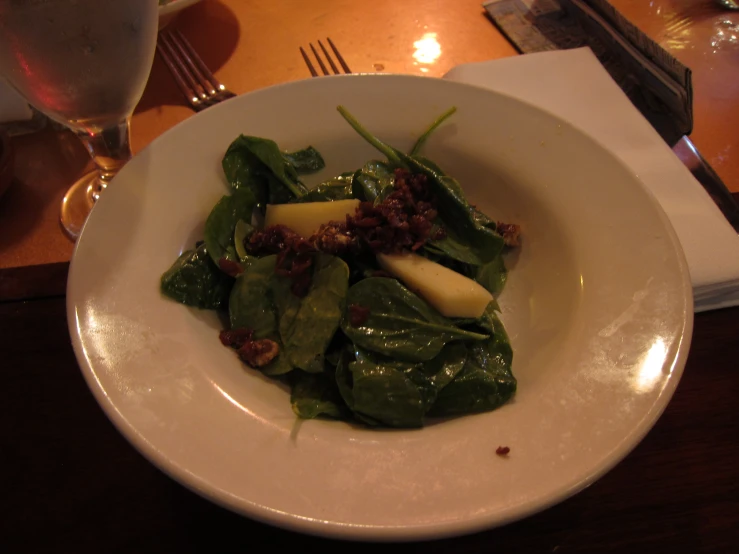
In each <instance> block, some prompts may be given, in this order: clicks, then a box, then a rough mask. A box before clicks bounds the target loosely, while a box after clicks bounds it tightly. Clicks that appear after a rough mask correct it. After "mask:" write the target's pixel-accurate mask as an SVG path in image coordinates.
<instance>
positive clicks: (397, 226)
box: [244, 169, 519, 297]
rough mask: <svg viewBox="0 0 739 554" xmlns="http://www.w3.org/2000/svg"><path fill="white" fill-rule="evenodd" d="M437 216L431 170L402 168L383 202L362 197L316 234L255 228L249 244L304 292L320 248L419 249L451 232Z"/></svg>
mask: <svg viewBox="0 0 739 554" xmlns="http://www.w3.org/2000/svg"><path fill="white" fill-rule="evenodd" d="M437 216H438V211H437V209H436V198H435V197H434V195H433V194H432V193H431V191H430V189H429V187H428V184H427V179H426V176H425V175H424V174H422V173H411V172H409V171H407V170H404V169H396V170H395V181H394V184H393V190H392V191H391V192H390V194H388V195H387V196H386V197H385V198H384V199H383V200H382V201H381V202H378V203H377V204H374V203H373V202H361V203H360V204H359V206H358V207H357V209H356V211H355V212H354V214H353V215H347V216H346V220H345V221H331V222H329V223H327V224H324V225H321V227H320V228H319V229H318V231H316V233H315V234H314V235H313V236H312V237H310V239H307V240H306V239H305V238H303V237H301V236H300V235H298V234H297V233H296V232H295V231H293V230H292V229H290V228H288V227H286V226H285V225H272V226H270V227H267V228H266V229H264V230H262V231H256V232H255V233H252V234H251V236H250V237H249V238H248V239H247V240H246V241H245V244H244V247H245V248H246V249H247V251H249V252H250V253H251V254H254V255H257V256H263V255H266V254H277V264H276V266H275V273H277V274H278V275H283V276H286V277H290V278H291V280H292V287H291V290H292V293H293V294H294V295H296V296H299V297H303V296H305V295H306V294H307V292H308V288H309V287H310V280H311V277H310V274H311V267H312V266H313V259H314V257H315V255H316V254H317V253H318V252H326V253H327V254H333V255H335V256H341V255H343V254H347V253H351V254H358V253H360V252H361V251H362V250H365V251H367V250H369V251H371V252H372V253H375V254H377V253H383V254H393V253H398V252H402V251H404V250H411V251H416V250H418V249H419V248H421V247H422V246H423V245H424V244H425V243H426V241H428V240H429V239H442V238H444V237H445V236H446V230H445V229H444V228H443V227H442V226H440V225H437V224H435V223H434V220H435V219H436V218H437ZM498 231H499V232H500V233H501V234H502V235H503V239H504V241H505V243H506V245H508V246H517V245H518V233H519V228H518V225H513V224H505V223H498ZM383 276H387V274H383Z"/></svg>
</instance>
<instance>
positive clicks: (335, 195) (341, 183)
mask: <svg viewBox="0 0 739 554" xmlns="http://www.w3.org/2000/svg"><path fill="white" fill-rule="evenodd" d="M353 176H354V173H347V174H341V175H339V176H338V177H334V178H333V179H329V180H328V181H324V182H323V183H321V184H319V185H318V186H316V188H314V189H311V190H310V191H308V192H307V193H306V194H305V195H304V196H301V197H300V198H299V199H298V202H332V201H334V200H348V199H350V198H354V195H353V192H352V178H353Z"/></svg>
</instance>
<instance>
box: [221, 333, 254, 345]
mask: <svg viewBox="0 0 739 554" xmlns="http://www.w3.org/2000/svg"><path fill="white" fill-rule="evenodd" d="M252 335H254V331H252V330H251V329H244V328H240V329H231V330H230V331H226V330H225V329H224V330H223V331H221V334H220V335H219V338H220V339H221V344H223V346H230V347H231V348H236V349H239V348H241V347H242V346H243V345H244V343H245V342H248V341H250V340H251V337H252Z"/></svg>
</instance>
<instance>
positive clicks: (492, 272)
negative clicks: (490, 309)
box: [474, 256, 508, 297]
mask: <svg viewBox="0 0 739 554" xmlns="http://www.w3.org/2000/svg"><path fill="white" fill-rule="evenodd" d="M507 277H508V271H507V270H506V267H505V262H504V261H503V256H497V257H495V258H493V259H492V260H491V261H489V262H488V263H486V264H484V265H481V266H480V267H478V268H477V272H476V273H475V276H474V279H475V281H477V282H478V283H480V284H481V285H482V286H483V287H485V288H486V289H487V290H488V291H489V292H490V293H491V294H492V295H493V296H494V297H497V295H499V294H500V293H501V292H502V291H503V288H504V287H505V283H506V279H507Z"/></svg>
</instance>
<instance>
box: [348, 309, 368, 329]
mask: <svg viewBox="0 0 739 554" xmlns="http://www.w3.org/2000/svg"><path fill="white" fill-rule="evenodd" d="M369 316H370V309H369V308H367V307H365V306H360V305H359V304H350V305H349V323H350V324H351V326H352V327H361V326H362V325H363V324H364V322H365V321H367V318H368V317H369Z"/></svg>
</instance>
